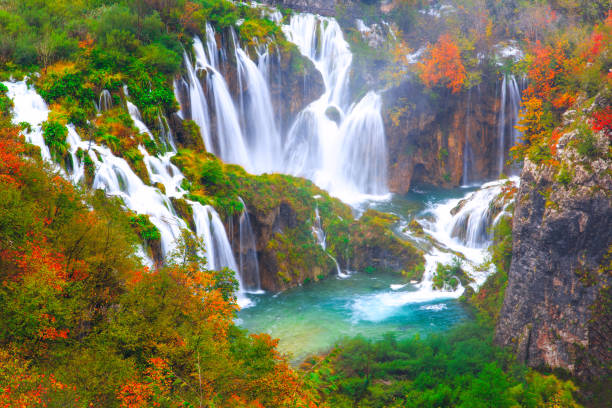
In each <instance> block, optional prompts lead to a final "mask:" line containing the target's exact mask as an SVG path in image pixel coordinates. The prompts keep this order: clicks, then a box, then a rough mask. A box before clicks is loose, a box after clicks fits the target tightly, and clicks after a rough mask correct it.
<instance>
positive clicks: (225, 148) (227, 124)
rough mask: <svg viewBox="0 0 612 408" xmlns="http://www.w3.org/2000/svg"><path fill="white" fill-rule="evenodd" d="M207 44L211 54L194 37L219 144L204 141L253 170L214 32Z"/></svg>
mask: <svg viewBox="0 0 612 408" xmlns="http://www.w3.org/2000/svg"><path fill="white" fill-rule="evenodd" d="M208 28H210V30H212V28H211V27H210V25H207V31H209V30H208ZM206 46H207V50H208V57H207V56H206V53H205V52H204V45H203V44H202V41H201V40H200V39H199V38H198V37H195V38H194V44H193V49H194V53H195V55H196V68H197V69H205V70H206V72H207V74H206V84H207V87H208V89H209V91H210V94H211V96H212V100H213V103H214V109H215V114H216V122H217V139H216V142H217V145H215V146H213V144H212V142H211V141H210V140H209V141H208V144H207V141H206V140H204V143H205V145H206V150H208V151H209V152H211V153H214V154H215V155H217V156H219V157H220V158H221V159H223V160H224V161H226V162H228V163H234V164H240V165H241V166H243V167H244V168H245V169H246V170H247V171H252V169H253V166H252V165H251V162H250V158H249V155H248V153H247V147H246V143H245V140H244V136H243V133H242V130H241V128H240V121H239V119H238V113H237V112H236V107H235V106H234V101H233V100H232V97H231V95H230V92H229V89H228V87H227V84H226V82H225V79H224V78H223V75H221V74H220V73H219V71H218V57H219V51H218V50H217V43H216V42H215V39H214V34H209V38H208V39H207V44H206ZM196 79H197V78H196ZM191 86H201V85H200V84H199V81H198V83H194V84H190V87H191ZM202 94H203V92H202Z"/></svg>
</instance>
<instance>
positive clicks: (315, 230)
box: [312, 205, 327, 251]
mask: <svg viewBox="0 0 612 408" xmlns="http://www.w3.org/2000/svg"><path fill="white" fill-rule="evenodd" d="M312 235H314V237H315V239H316V240H317V243H318V244H319V245H320V246H321V248H323V250H324V251H325V250H326V246H327V243H326V239H327V237H326V236H325V231H323V225H322V224H321V216H320V215H319V206H318V205H317V206H316V207H315V221H314V224H313V226H312Z"/></svg>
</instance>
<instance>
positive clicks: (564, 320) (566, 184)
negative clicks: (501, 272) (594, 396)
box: [496, 131, 612, 380]
mask: <svg viewBox="0 0 612 408" xmlns="http://www.w3.org/2000/svg"><path fill="white" fill-rule="evenodd" d="M575 135H576V133H575V131H574V133H569V134H567V135H565V136H563V137H562V138H561V140H560V142H559V149H560V150H559V152H560V153H559V154H560V156H561V157H558V159H559V161H560V162H562V163H571V167H570V168H567V169H566V171H567V172H568V174H570V175H571V176H570V178H571V180H570V181H568V180H567V177H566V178H565V180H563V179H562V178H561V177H559V176H558V174H559V171H560V170H559V169H558V168H554V167H546V166H536V165H535V164H534V163H532V162H530V161H527V162H526V163H525V166H524V168H523V172H522V175H521V185H520V189H519V191H518V194H517V196H516V208H515V212H514V217H513V239H514V242H513V249H512V263H511V267H510V271H509V274H508V286H507V289H506V293H505V298H504V303H503V307H502V309H501V313H500V317H499V321H498V324H497V328H496V341H497V343H499V344H501V345H504V346H510V347H511V348H512V349H513V350H514V351H516V353H517V355H518V358H519V360H521V361H523V362H526V363H527V364H528V365H529V366H533V367H541V366H547V367H552V368H561V369H564V370H567V371H569V372H570V373H572V374H574V375H577V376H578V377H581V378H583V379H587V380H588V379H593V378H596V377H597V376H599V375H602V374H605V372H606V370H609V364H610V361H612V351H611V350H612V337H611V336H610V333H612V314H611V310H612V309H611V308H612V291H611V286H610V285H611V284H612V270H611V267H612V258H611V257H612V253H611V251H612V196H611V194H612V193H611V192H612V177H611V172H610V168H611V167H612V166H611V162H610V159H609V156H607V155H608V154H609V153H608V152H609V151H608V149H609V140H608V139H607V138H606V137H605V136H603V135H599V141H598V146H599V153H598V157H597V158H593V157H590V158H586V157H581V156H580V155H579V154H578V153H577V151H576V149H575V148H574V147H572V146H573V145H574V144H575V142H576V141H575V140H574V139H575ZM606 156H607V158H606ZM558 180H562V181H558Z"/></svg>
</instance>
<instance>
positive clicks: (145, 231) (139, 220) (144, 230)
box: [129, 214, 161, 242]
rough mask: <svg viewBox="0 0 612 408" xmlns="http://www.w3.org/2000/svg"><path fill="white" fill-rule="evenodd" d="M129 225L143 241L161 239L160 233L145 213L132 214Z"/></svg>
mask: <svg viewBox="0 0 612 408" xmlns="http://www.w3.org/2000/svg"><path fill="white" fill-rule="evenodd" d="M129 221H130V225H131V226H132V228H134V230H135V231H136V233H137V234H138V236H139V237H140V238H142V239H143V240H144V241H146V242H149V241H159V240H160V239H161V233H160V232H159V230H158V229H157V227H156V226H155V225H153V223H152V222H151V221H149V216H148V215H145V214H139V215H134V216H131V217H130V218H129Z"/></svg>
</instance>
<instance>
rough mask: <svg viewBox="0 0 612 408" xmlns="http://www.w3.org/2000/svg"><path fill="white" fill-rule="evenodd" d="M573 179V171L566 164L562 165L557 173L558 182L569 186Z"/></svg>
mask: <svg viewBox="0 0 612 408" xmlns="http://www.w3.org/2000/svg"><path fill="white" fill-rule="evenodd" d="M571 181H572V173H571V172H570V171H569V170H568V168H567V167H566V166H563V167H561V169H560V170H559V173H558V174H557V182H559V183H561V184H563V185H564V186H567V185H568V184H569V183H570V182H571Z"/></svg>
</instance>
